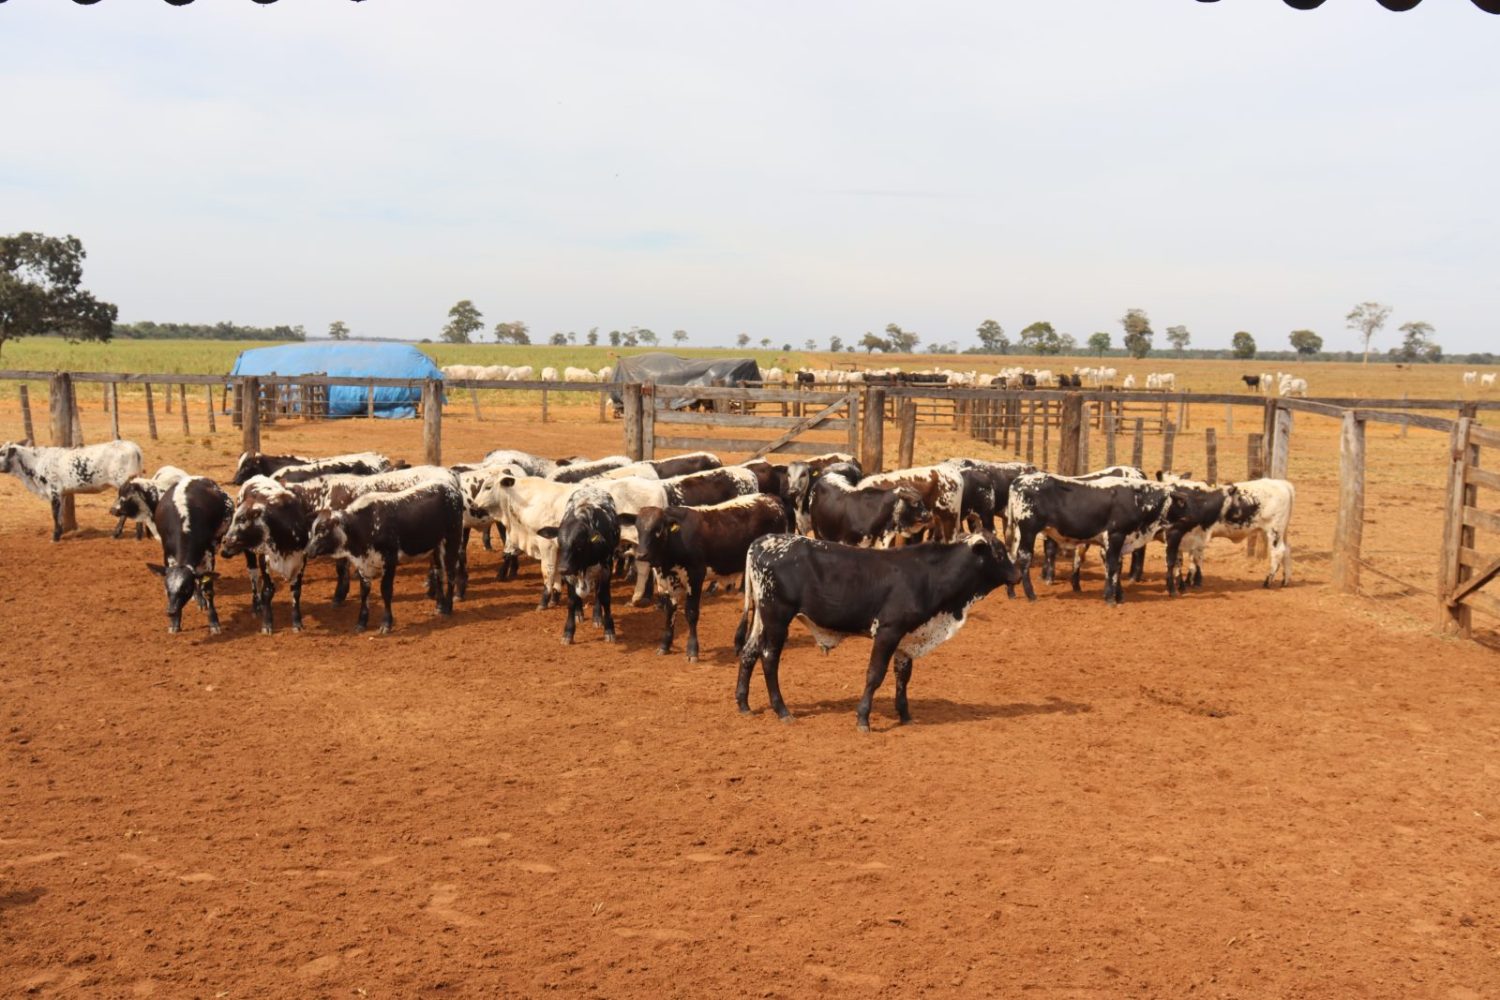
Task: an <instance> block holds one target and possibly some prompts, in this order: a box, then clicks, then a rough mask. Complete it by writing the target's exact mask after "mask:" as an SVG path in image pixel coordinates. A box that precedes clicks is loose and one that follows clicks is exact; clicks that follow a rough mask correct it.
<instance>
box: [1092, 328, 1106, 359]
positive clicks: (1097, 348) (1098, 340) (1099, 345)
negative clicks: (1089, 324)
mask: <svg viewBox="0 0 1500 1000" xmlns="http://www.w3.org/2000/svg"><path fill="white" fill-rule="evenodd" d="M1089 350H1091V351H1093V352H1094V354H1096V355H1097V356H1099V357H1101V358H1102V357H1104V352H1105V351H1107V350H1109V334H1107V333H1104V332H1103V331H1100V332H1099V333H1094V334H1090V335H1089Z"/></svg>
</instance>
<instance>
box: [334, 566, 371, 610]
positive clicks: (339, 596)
mask: <svg viewBox="0 0 1500 1000" xmlns="http://www.w3.org/2000/svg"><path fill="white" fill-rule="evenodd" d="M333 569H334V572H335V573H336V574H338V583H336V584H334V587H333V606H334V607H338V606H339V605H340V604H343V603H344V598H346V597H348V596H349V560H347V559H335V560H334V562H333ZM365 586H366V587H368V586H369V585H368V584H365ZM360 600H364V598H360Z"/></svg>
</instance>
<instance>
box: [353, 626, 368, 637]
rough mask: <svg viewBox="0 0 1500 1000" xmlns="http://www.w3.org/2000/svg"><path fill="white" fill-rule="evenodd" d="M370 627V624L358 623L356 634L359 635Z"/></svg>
mask: <svg viewBox="0 0 1500 1000" xmlns="http://www.w3.org/2000/svg"><path fill="white" fill-rule="evenodd" d="M369 627H370V626H368V625H356V626H354V634H355V635H359V634H360V633H361V632H363V631H364V630H365V629H367V628H369Z"/></svg>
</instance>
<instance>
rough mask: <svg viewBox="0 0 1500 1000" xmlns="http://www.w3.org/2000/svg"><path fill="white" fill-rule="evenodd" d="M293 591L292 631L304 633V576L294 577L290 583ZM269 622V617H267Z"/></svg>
mask: <svg viewBox="0 0 1500 1000" xmlns="http://www.w3.org/2000/svg"><path fill="white" fill-rule="evenodd" d="M290 587H291V591H292V631H293V632H301V631H302V574H301V573H298V574H297V575H296V576H294V577H292V579H291V583H290ZM267 617H268V620H269V615H268V616H267Z"/></svg>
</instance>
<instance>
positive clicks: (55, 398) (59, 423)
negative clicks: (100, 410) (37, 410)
mask: <svg viewBox="0 0 1500 1000" xmlns="http://www.w3.org/2000/svg"><path fill="white" fill-rule="evenodd" d="M76 405H77V402H76V400H74V398H73V376H71V375H69V374H68V373H67V372H58V373H57V374H56V375H53V376H52V386H51V392H50V394H49V396H48V399H47V409H48V414H47V415H48V417H50V418H51V423H52V444H53V446H54V447H58V448H72V447H75V446H76V445H77V444H78V442H75V441H74V440H73V429H74V428H73V423H74V413H73V410H74V407H75V406H76ZM77 529H78V518H77V516H76V515H75V514H74V511H73V497H72V496H71V495H68V496H65V497H63V499H62V530H64V531H76V530H77Z"/></svg>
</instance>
